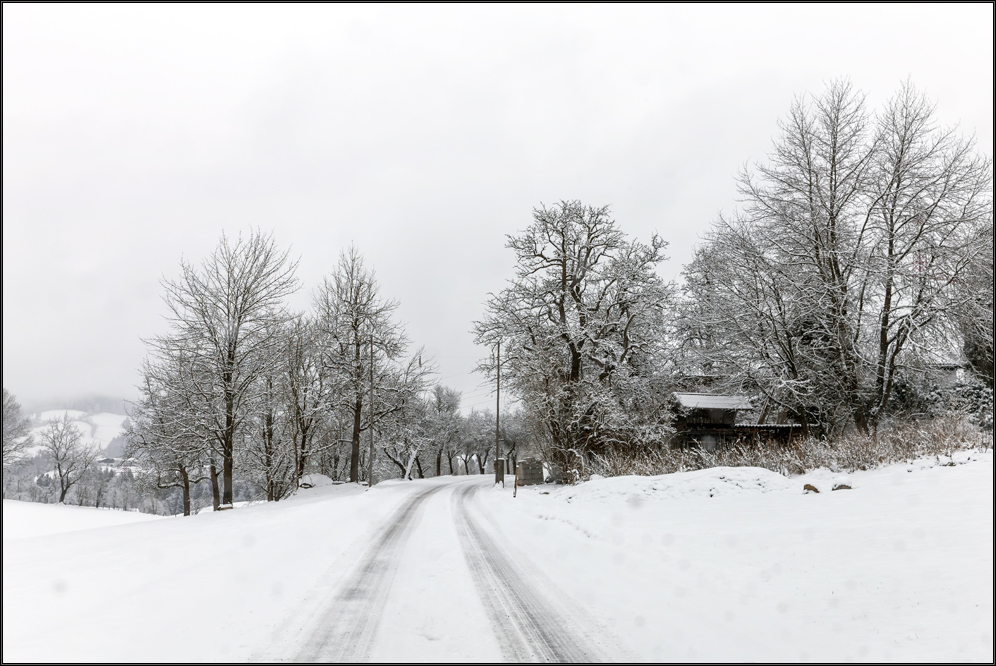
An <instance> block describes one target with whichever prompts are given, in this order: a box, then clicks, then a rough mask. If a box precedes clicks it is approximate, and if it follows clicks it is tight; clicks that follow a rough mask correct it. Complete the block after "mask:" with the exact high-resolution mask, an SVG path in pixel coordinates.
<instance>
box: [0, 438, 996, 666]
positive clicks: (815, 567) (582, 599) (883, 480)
mask: <svg viewBox="0 0 996 666" xmlns="http://www.w3.org/2000/svg"><path fill="white" fill-rule="evenodd" d="M949 462H951V461H949ZM954 462H956V463H958V464H953V465H947V464H944V461H939V460H935V461H920V462H917V463H914V464H910V465H898V466H892V467H889V468H885V469H881V470H873V471H869V472H859V473H856V474H853V475H850V476H849V477H848V479H847V481H848V482H849V483H850V485H852V487H853V489H852V490H848V491H840V492H833V491H831V490H830V488H831V487H832V485H833V483H834V482H835V481H838V480H839V479H837V475H831V474H829V473H820V472H817V473H814V474H812V475H809V476H807V477H805V478H800V477H795V478H792V479H785V478H784V477H780V476H778V475H776V474H773V473H770V472H766V471H765V470H757V469H750V468H740V469H728V468H725V469H723V468H720V469H714V470H703V471H701V472H693V473H687V474H676V475H669V476H665V477H653V478H637V477H621V478H615V479H604V480H600V481H593V482H590V483H586V484H582V485H581V486H576V487H565V488H554V487H550V486H546V487H542V486H541V487H529V488H520V490H519V496H518V498H516V499H513V498H512V496H511V494H512V489H511V487H508V488H505V489H502V488H500V487H498V488H493V487H492V486H491V483H490V479H489V478H487V477H480V476H476V477H473V476H472V477H457V478H452V477H443V478H440V479H431V480H425V481H417V482H401V481H390V482H385V483H382V484H378V485H377V486H376V487H375V488H373V489H372V490H369V491H367V490H366V489H364V488H361V487H357V486H355V485H353V486H348V485H339V486H330V487H325V488H315V489H312V490H309V491H304V492H302V493H301V494H300V495H299V496H298V497H295V498H293V499H291V500H288V501H284V502H279V503H272V504H261V505H255V506H250V507H245V508H241V509H238V510H236V511H231V512H222V513H218V514H211V513H207V514H201V515H198V516H194V517H191V518H170V519H159V520H150V521H143V522H127V523H124V522H123V524H119V525H116V526H99V527H97V525H107V523H108V522H109V521H111V519H112V514H113V512H101V515H99V516H97V515H95V516H94V519H93V520H88V521H85V522H86V523H87V525H88V526H89V525H93V526H94V527H92V528H89V529H76V530H75V531H71V532H65V531H63V532H59V533H50V534H45V532H46V531H48V532H54V531H56V529H55V528H52V529H49V530H46V529H41V528H40V523H39V521H42V522H44V520H45V518H44V516H45V515H48V514H49V513H53V512H62V513H65V514H67V515H63V516H60V517H59V525H60V526H63V525H64V524H65V523H66V521H67V520H68V519H69V515H68V514H69V513H70V512H74V511H75V512H76V513H75V514H73V515H77V514H81V512H86V511H96V510H86V509H78V508H72V507H35V506H26V505H22V504H21V503H17V502H9V501H4V542H3V659H4V661H111V662H121V661H274V660H278V661H284V660H286V661H316V660H317V661H329V660H349V661H365V660H369V661H378V662H389V661H422V662H429V661H562V660H568V661H602V660H611V661H621V660H629V659H634V660H645V661H658V660H664V661H676V660H699V661H743V660H751V661H761V660H774V661H794V660H806V659H809V660H820V661H844V660H848V659H851V660H864V661H904V660H912V661H938V660H958V661H991V659H992V655H993V631H992V626H993V541H992V540H993V456H992V452H991V451H988V452H983V453H973V454H965V455H963V456H962V458H961V459H958V460H955V461H954ZM805 482H811V483H813V484H815V485H816V486H818V487H820V489H821V490H822V491H823V492H821V493H820V494H815V495H814V494H808V495H807V494H803V492H802V485H803V483H805ZM38 509H45V512H46V513H44V515H43V514H42V513H40V512H39V511H38ZM24 511H33V514H32V517H31V521H29V522H30V524H31V529H27V528H25V530H24V531H23V533H18V528H16V526H17V525H26V524H27V523H26V522H25V521H23V520H22V521H21V522H18V521H17V520H11V519H12V518H17V516H21V515H22V514H24ZM38 516H42V517H41V518H39V517H38ZM98 518H99V519H98ZM123 518H125V519H127V520H133V519H132V518H131V517H130V516H123ZM8 524H10V525H13V526H15V527H12V528H11V529H9V530H8V527H7V526H8ZM59 529H65V528H64V527H59Z"/></svg>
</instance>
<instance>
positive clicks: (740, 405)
mask: <svg viewBox="0 0 996 666" xmlns="http://www.w3.org/2000/svg"><path fill="white" fill-rule="evenodd" d="M674 397H675V400H677V401H678V404H680V405H681V406H682V407H685V408H688V409H750V408H751V404H750V400H749V399H747V397H745V396H742V395H713V394H711V393H675V394H674Z"/></svg>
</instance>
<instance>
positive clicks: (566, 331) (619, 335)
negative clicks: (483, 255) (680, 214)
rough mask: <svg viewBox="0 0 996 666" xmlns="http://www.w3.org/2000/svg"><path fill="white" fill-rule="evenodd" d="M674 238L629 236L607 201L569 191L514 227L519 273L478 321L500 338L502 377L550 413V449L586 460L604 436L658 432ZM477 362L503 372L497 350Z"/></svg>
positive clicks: (492, 340) (616, 441) (624, 441)
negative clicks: (668, 258) (664, 268)
mask: <svg viewBox="0 0 996 666" xmlns="http://www.w3.org/2000/svg"><path fill="white" fill-rule="evenodd" d="M665 246H666V243H665V242H664V241H663V240H661V239H660V238H659V237H658V236H656V235H654V236H653V237H652V238H651V241H650V244H649V245H647V244H643V243H640V242H637V241H630V240H627V239H626V237H625V235H624V234H623V232H622V231H621V230H620V229H619V228H618V227H617V226H616V223H615V221H614V220H612V219H611V218H610V217H609V211H608V208H607V207H603V208H593V207H591V206H585V205H582V204H581V203H580V202H577V201H564V202H561V203H559V204H557V205H555V206H553V207H550V208H547V207H541V208H537V209H535V210H534V211H533V223H532V224H531V225H530V226H529V227H528V228H527V229H526V230H525V231H524V232H522V233H521V234H519V235H517V236H509V237H508V243H507V247H509V248H511V249H512V250H513V251H514V252H515V255H516V269H515V271H516V277H515V279H513V280H511V284H510V286H509V287H508V288H506V289H505V290H503V291H502V292H501V293H500V294H498V295H497V296H491V298H490V299H489V301H488V303H487V313H486V315H485V318H484V319H483V320H482V321H480V322H477V323H476V324H475V333H476V340H477V342H478V343H479V344H483V345H487V346H488V347H490V348H495V347H496V345H497V343H498V342H499V341H500V342H501V343H502V357H503V358H502V379H503V381H504V382H507V386H508V387H509V389H510V390H512V391H513V392H514V393H516V394H518V396H519V397H521V398H522V400H523V405H524V408H525V409H526V410H528V411H530V412H532V413H534V414H536V415H541V420H542V422H543V423H544V424H545V427H546V431H547V433H546V434H547V437H548V440H549V442H550V444H551V446H552V451H551V452H552V454H553V455H554V457H557V458H559V459H560V460H559V461H560V462H562V463H564V464H566V465H567V466H571V467H573V466H576V465H578V464H583V459H584V458H585V457H586V456H588V455H589V453H591V452H597V451H600V450H603V449H605V448H606V447H616V446H634V445H635V446H639V445H642V444H646V443H649V442H651V441H659V440H660V437H661V436H662V434H663V433H664V432H665V431H666V428H667V426H666V422H667V418H666V417H667V415H666V414H665V413H662V412H661V411H660V405H661V404H663V402H664V401H663V399H661V397H660V396H659V395H656V393H657V388H658V386H659V382H658V381H657V377H658V376H659V367H658V364H659V363H660V361H661V359H662V358H663V356H664V353H663V352H664V345H665V344H666V341H667V338H668V335H667V325H666V319H665V317H664V313H665V310H666V308H667V306H668V304H669V303H670V302H671V301H672V294H671V289H670V287H669V286H668V285H666V284H665V283H664V282H663V281H662V280H661V279H660V277H659V276H658V275H657V274H656V272H655V268H656V266H657V264H658V263H660V262H661V261H663V260H664V258H665V257H664V255H663V251H664V248H665ZM479 367H480V369H481V370H482V371H484V372H485V373H487V374H488V375H489V376H491V375H494V374H495V371H496V368H497V359H496V358H490V359H487V360H485V361H483V362H482V363H481V364H480V366H479Z"/></svg>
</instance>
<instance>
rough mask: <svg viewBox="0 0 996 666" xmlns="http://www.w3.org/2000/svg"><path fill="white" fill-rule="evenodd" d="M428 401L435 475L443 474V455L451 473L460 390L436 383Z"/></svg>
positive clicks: (458, 426)
mask: <svg viewBox="0 0 996 666" xmlns="http://www.w3.org/2000/svg"><path fill="white" fill-rule="evenodd" d="M428 402H429V405H428V412H429V414H428V418H429V429H430V432H431V436H432V438H433V440H434V441H435V451H436V470H435V472H436V476H442V474H443V456H446V458H447V460H448V462H449V473H450V474H453V456H455V455H456V448H455V445H456V442H457V437H458V435H459V432H460V419H461V416H460V392H459V391H456V390H454V389H451V388H449V387H446V386H442V385H441V384H437V385H435V386H434V387H433V388H432V392H431V394H430V396H429V401H428Z"/></svg>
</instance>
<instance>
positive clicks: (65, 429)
mask: <svg viewBox="0 0 996 666" xmlns="http://www.w3.org/2000/svg"><path fill="white" fill-rule="evenodd" d="M41 444H42V447H43V448H44V450H45V453H47V454H48V455H49V457H51V458H52V462H53V463H54V465H55V474H56V477H57V480H58V482H59V502H61V503H65V501H66V494H67V493H68V492H69V489H70V488H72V487H73V486H74V485H75V484H76V483H77V482H79V480H80V479H81V478H82V477H83V476H84V475H85V474H86V473H87V471H89V469H90V466H91V465H92V464H93V462H94V460H96V458H97V454H98V453H99V450H98V449H97V447H95V446H93V445H90V444H86V443H84V442H83V433H81V432H80V431H79V428H77V427H76V425H75V424H74V423H73V419H72V418H71V417H70V416H69V414H63V415H62V418H61V419H51V420H49V422H48V427H47V428H46V429H45V430H44V431H43V432H42V441H41Z"/></svg>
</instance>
